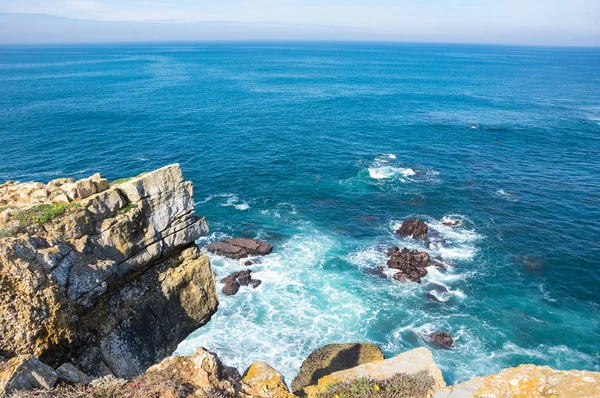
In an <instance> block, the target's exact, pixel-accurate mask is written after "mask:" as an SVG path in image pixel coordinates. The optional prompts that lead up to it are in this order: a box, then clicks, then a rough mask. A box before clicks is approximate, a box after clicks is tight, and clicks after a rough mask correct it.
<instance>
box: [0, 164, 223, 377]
mask: <svg viewBox="0 0 600 398" xmlns="http://www.w3.org/2000/svg"><path fill="white" fill-rule="evenodd" d="M59 191H60V192H66V195H67V196H68V197H69V198H72V199H71V200H72V201H71V202H70V203H68V204H67V205H64V204H60V203H53V202H52V200H53V199H52V197H53V194H54V193H56V192H59ZM44 192H45V194H44ZM55 198H56V197H55ZM0 203H5V204H7V205H8V206H11V208H10V213H9V214H4V215H5V217H3V218H1V219H0V223H4V225H0V228H5V227H9V228H12V230H13V232H14V236H13V237H5V238H0V336H3V337H1V338H0V353H2V355H5V356H8V357H13V356H17V355H34V356H36V357H38V358H39V359H40V360H41V361H43V362H45V363H47V364H49V365H52V366H57V365H60V364H63V363H65V362H72V363H73V364H74V365H75V366H77V367H78V368H80V369H81V370H83V371H84V372H85V373H87V374H90V375H93V376H97V375H105V374H110V373H113V374H115V375H116V376H118V377H134V376H136V375H138V374H140V373H142V372H143V371H144V370H145V369H146V368H148V367H149V366H151V365H152V364H154V363H156V362H158V361H160V360H161V359H162V358H164V357H166V356H168V355H170V354H171V353H172V352H173V351H174V350H175V348H176V347H177V344H178V343H179V342H181V341H182V340H183V339H184V338H185V337H187V335H189V333H191V332H192V331H194V330H196V329H197V328H199V327H200V326H202V325H203V324H205V323H206V322H208V320H209V319H210V317H211V315H212V314H213V313H214V312H215V311H216V309H217V304H218V301H217V297H216V292H215V288H216V287H215V279H214V275H213V273H212V270H211V268H210V263H209V261H208V258H207V256H206V255H204V253H202V252H201V251H200V249H199V248H198V247H197V246H196V245H195V243H194V241H195V240H196V239H197V238H198V237H200V236H201V235H202V234H204V233H205V232H207V231H208V227H207V225H206V221H205V220H204V218H199V217H196V215H195V214H194V198H193V187H192V183H191V182H188V181H185V180H184V179H183V175H182V173H181V169H180V167H179V165H171V166H167V167H163V168H161V169H158V170H156V171H153V172H151V173H147V174H144V175H142V176H139V177H136V178H133V179H130V180H127V181H124V182H121V183H119V184H113V186H109V185H108V182H107V181H106V180H105V179H103V178H101V177H100V176H99V175H94V176H92V177H90V178H87V179H84V180H80V181H76V182H74V181H72V180H68V179H67V180H65V179H60V180H54V181H52V182H50V183H49V184H47V185H44V184H41V183H25V184H18V183H14V182H13V183H10V184H3V185H0ZM149 325H151V326H152V327H149Z"/></svg>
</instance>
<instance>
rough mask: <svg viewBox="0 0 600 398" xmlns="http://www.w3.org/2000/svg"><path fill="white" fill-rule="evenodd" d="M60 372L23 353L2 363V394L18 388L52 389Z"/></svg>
mask: <svg viewBox="0 0 600 398" xmlns="http://www.w3.org/2000/svg"><path fill="white" fill-rule="evenodd" d="M58 377H59V375H58V373H57V372H55V371H54V369H52V368H51V367H50V366H48V365H46V364H44V363H42V362H40V361H39V360H38V359H37V358H34V357H32V356H31V355H21V356H18V357H15V358H12V359H10V360H8V361H6V362H2V363H0V395H2V394H3V393H5V394H10V393H11V392H13V391H16V390H32V389H46V390H50V389H51V388H52V387H54V385H55V384H56V382H57V381H58Z"/></svg>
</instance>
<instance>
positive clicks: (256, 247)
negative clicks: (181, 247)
mask: <svg viewBox="0 0 600 398" xmlns="http://www.w3.org/2000/svg"><path fill="white" fill-rule="evenodd" d="M206 250H207V251H209V252H211V253H214V254H218V255H220V256H223V257H228V258H232V259H235V260H239V259H240V258H246V257H250V256H265V255H267V254H269V253H271V251H273V246H271V245H270V244H268V243H267V242H264V241H262V240H255V239H249V238H232V239H227V240H224V241H221V242H213V243H211V244H209V245H206Z"/></svg>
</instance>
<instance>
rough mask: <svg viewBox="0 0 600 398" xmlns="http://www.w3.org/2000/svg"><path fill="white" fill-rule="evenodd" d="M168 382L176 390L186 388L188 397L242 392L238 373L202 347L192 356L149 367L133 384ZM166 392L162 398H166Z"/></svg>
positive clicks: (180, 357)
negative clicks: (156, 381) (176, 388)
mask: <svg viewBox="0 0 600 398" xmlns="http://www.w3.org/2000/svg"><path fill="white" fill-rule="evenodd" d="M157 379H158V380H165V379H166V380H169V383H170V384H172V385H174V386H185V387H186V390H187V391H186V392H187V394H185V396H194V397H204V396H214V397H218V396H223V397H231V396H234V395H235V393H236V391H237V390H239V388H238V387H237V385H238V384H239V382H240V375H239V372H237V371H236V370H232V369H231V368H228V367H226V366H224V365H223V364H222V363H221V361H220V360H219V358H218V357H217V355H216V354H214V353H212V352H210V351H208V350H206V349H205V348H202V347H199V348H197V349H196V351H195V352H194V354H193V355H192V356H172V357H168V358H166V359H164V360H163V361H162V362H161V363H159V364H157V365H154V366H152V367H150V368H149V369H148V370H147V371H146V373H144V375H142V376H141V377H139V378H138V379H136V380H135V381H134V382H135V383H139V384H141V385H148V384H152V383H154V382H155V380H157ZM166 395H167V394H166V391H165V392H163V393H162V394H161V395H159V396H166ZM174 396H179V395H174Z"/></svg>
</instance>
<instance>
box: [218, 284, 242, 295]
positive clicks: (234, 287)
mask: <svg viewBox="0 0 600 398" xmlns="http://www.w3.org/2000/svg"><path fill="white" fill-rule="evenodd" d="M238 290H240V284H239V283H238V282H237V281H231V282H228V283H227V284H226V285H225V286H223V290H222V292H223V294H225V295H227V296H233V295H234V294H236V293H237V292H238Z"/></svg>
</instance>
